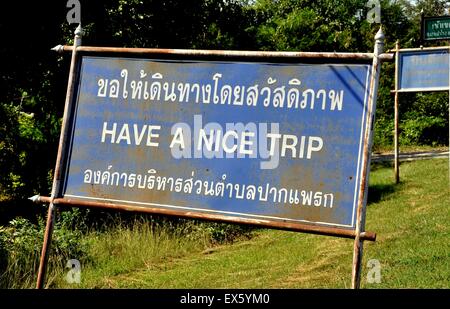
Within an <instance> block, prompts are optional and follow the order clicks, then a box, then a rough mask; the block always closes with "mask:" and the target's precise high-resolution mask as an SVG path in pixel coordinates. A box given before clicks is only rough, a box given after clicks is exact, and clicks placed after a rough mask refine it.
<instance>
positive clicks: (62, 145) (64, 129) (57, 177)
mask: <svg viewBox="0 0 450 309" xmlns="http://www.w3.org/2000/svg"><path fill="white" fill-rule="evenodd" d="M81 37H82V29H81V25H78V27H77V29H76V30H75V38H74V42H73V47H74V48H73V50H72V58H71V63H70V71H69V80H68V83H67V92H66V101H65V106H64V115H63V120H62V125H61V134H60V137H59V147H58V154H57V156H56V165H55V173H54V177H53V186H52V193H51V201H50V205H49V208H48V213H47V223H46V226H45V233H44V241H43V244H42V251H41V258H40V261H39V271H38V278H37V282H36V288H37V289H41V288H43V286H44V282H45V273H46V270H47V262H48V256H49V251H50V243H51V241H52V233H53V226H54V217H55V216H54V214H55V209H56V206H55V205H54V204H53V200H54V199H55V198H57V197H58V196H59V194H60V190H61V174H62V165H63V163H64V162H63V161H64V160H63V156H64V154H65V151H66V142H67V135H68V132H69V130H68V129H69V126H68V119H69V113H70V111H71V103H72V95H73V92H74V88H75V72H76V70H77V69H76V66H77V63H76V60H77V47H78V46H80V45H81Z"/></svg>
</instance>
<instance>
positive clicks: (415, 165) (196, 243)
mask: <svg viewBox="0 0 450 309" xmlns="http://www.w3.org/2000/svg"><path fill="white" fill-rule="evenodd" d="M392 179H393V175H392V169H391V167H389V166H387V165H378V166H373V167H372V172H371V177H370V189H369V201H368V208H367V224H366V225H367V226H366V229H367V230H369V231H374V232H376V233H377V234H378V238H377V241H376V242H374V243H370V242H366V243H365V246H364V258H363V272H362V277H361V278H362V280H361V285H362V287H363V288H449V287H450V246H449V239H450V223H449V218H450V207H449V206H450V190H449V184H448V160H446V159H439V160H423V161H415V162H409V163H403V164H402V165H401V179H402V182H401V184H399V185H394V184H393V180H392ZM186 235H187V234H183V235H176V234H166V233H165V232H164V230H161V231H154V230H151V229H148V228H146V227H141V228H137V229H134V230H129V229H122V228H120V227H119V228H117V229H116V230H114V231H113V232H112V233H109V234H95V233H92V234H90V235H89V236H88V237H89V238H90V239H91V246H90V248H91V249H90V250H91V251H90V255H91V256H92V257H93V260H92V261H90V262H87V263H86V264H85V265H82V283H81V284H79V285H70V284H68V283H66V282H65V281H64V280H63V274H64V272H61V274H60V277H59V278H54V280H53V281H52V283H51V286H52V287H64V288H67V287H73V288H78V287H80V288H109V287H114V288H348V287H349V285H350V282H351V280H350V279H351V265H352V247H353V242H352V240H347V239H341V238H334V237H325V236H316V235H308V234H300V233H293V232H282V231H274V230H258V232H257V233H256V235H255V236H254V237H253V238H251V239H247V240H242V241H238V242H235V243H233V244H224V245H220V246H213V245H212V244H211V243H210V242H209V241H208V240H207V238H205V236H204V235H203V236H201V235H200V236H198V235H197V236H196V237H191V238H190V237H188V236H186ZM201 239H203V240H201ZM371 259H377V260H378V261H379V262H380V265H381V283H378V284H377V283H369V282H367V280H366V276H367V272H368V270H369V267H367V263H368V261H369V260H371Z"/></svg>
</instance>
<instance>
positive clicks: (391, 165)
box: [370, 161, 394, 172]
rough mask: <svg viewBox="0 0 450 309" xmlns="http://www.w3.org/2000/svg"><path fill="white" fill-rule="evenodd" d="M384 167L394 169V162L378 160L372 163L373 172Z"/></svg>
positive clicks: (371, 169)
mask: <svg viewBox="0 0 450 309" xmlns="http://www.w3.org/2000/svg"><path fill="white" fill-rule="evenodd" d="M382 168H392V169H393V168H394V163H393V162H391V161H377V162H374V161H372V162H371V164H370V171H371V172H373V171H376V170H379V169H382Z"/></svg>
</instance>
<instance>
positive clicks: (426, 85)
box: [398, 48, 449, 92]
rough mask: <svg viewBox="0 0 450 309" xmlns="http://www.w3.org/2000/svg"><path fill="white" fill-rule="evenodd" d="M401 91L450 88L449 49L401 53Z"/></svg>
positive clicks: (399, 87)
mask: <svg viewBox="0 0 450 309" xmlns="http://www.w3.org/2000/svg"><path fill="white" fill-rule="evenodd" d="M398 80H399V85H398V90H399V91H405V92H406V91H440V90H448V88H449V54H448V48H445V49H433V50H423V51H422V50H416V51H400V52H399V79H398Z"/></svg>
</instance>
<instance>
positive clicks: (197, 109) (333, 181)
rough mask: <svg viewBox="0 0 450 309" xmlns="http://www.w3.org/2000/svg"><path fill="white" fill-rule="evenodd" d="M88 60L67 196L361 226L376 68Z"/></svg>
mask: <svg viewBox="0 0 450 309" xmlns="http://www.w3.org/2000/svg"><path fill="white" fill-rule="evenodd" d="M81 61H82V64H81V72H80V80H79V86H78V95H77V97H76V107H75V108H76V110H75V115H74V120H73V121H74V123H73V132H72V140H71V146H70V153H69V160H68V165H67V173H66V175H67V178H66V180H65V188H64V194H63V195H64V197H68V198H70V199H72V200H73V199H75V200H77V199H79V200H83V201H86V200H87V201H97V202H108V203H111V204H115V203H117V204H122V205H123V204H126V205H136V206H141V207H161V208H168V209H178V210H183V211H194V212H201V213H208V214H221V215H227V216H237V217H244V218H257V219H258V218H261V219H265V220H273V221H282V222H301V223H306V224H315V225H324V226H333V227H338V228H343V229H353V228H354V227H355V220H356V213H355V210H356V208H357V202H358V201H357V200H358V194H359V185H360V181H361V175H360V174H361V165H362V148H363V140H364V133H365V132H364V130H365V115H366V112H367V110H366V109H367V101H368V92H369V76H370V73H371V65H369V64H274V63H272V64H270V63H257V62H225V61H224V62H213V61H174V60H150V59H131V58H106V57H92V56H83V57H82V60H81Z"/></svg>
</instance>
